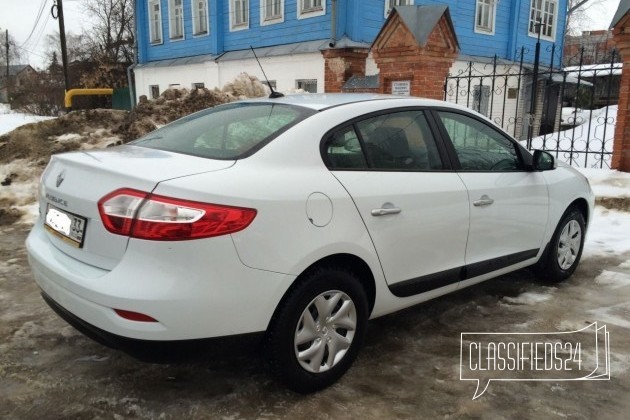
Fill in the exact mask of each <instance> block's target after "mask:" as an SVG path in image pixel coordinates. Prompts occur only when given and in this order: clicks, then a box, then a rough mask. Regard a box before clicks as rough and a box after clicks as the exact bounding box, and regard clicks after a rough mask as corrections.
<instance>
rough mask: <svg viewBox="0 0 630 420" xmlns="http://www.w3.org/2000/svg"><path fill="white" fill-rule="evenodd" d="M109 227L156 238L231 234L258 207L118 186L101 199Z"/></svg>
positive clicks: (101, 210) (246, 222)
mask: <svg viewBox="0 0 630 420" xmlns="http://www.w3.org/2000/svg"><path fill="white" fill-rule="evenodd" d="M98 210H99V213H100V214H101V220H102V221H103V225H104V226H105V228H106V229H107V230H108V231H110V232H112V233H115V234H118V235H125V236H130V237H132V238H138V239H151V240H156V241H182V240H187V239H200V238H209V237H212V236H219V235H227V234H230V233H234V232H238V231H239V230H243V229H245V228H246V227H247V226H248V225H249V224H250V223H251V222H252V220H254V217H255V216H256V210H255V209H248V208H242V207H232V206H223V205H218V204H207V203H199V202H196V201H189V200H180V199H177V198H170V197H164V196H160V195H153V194H150V193H146V192H142V191H138V190H132V189H128V188H125V189H120V190H116V191H114V192H112V193H110V194H107V195H106V196H105V197H103V198H101V200H100V201H99V202H98Z"/></svg>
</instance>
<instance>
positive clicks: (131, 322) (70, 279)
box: [26, 109, 308, 342]
mask: <svg viewBox="0 0 630 420" xmlns="http://www.w3.org/2000/svg"><path fill="white" fill-rule="evenodd" d="M237 111H240V112H241V114H242V110H237ZM263 111H264V113H265V115H264V117H265V118H268V117H269V116H268V115H267V110H263V109H261V110H257V111H256V112H259V113H260V112H263ZM307 115H308V113H306V114H305V116H307ZM305 116H302V115H301V116H300V118H305ZM283 118H284V117H283ZM285 120H286V118H285ZM283 121H284V120H283ZM286 121H288V120H286ZM286 121H285V122H286ZM296 121H297V120H296ZM206 122H207V121H206ZM289 123H292V121H289V122H288V123H286V124H285V125H284V126H282V124H280V125H281V127H280V128H281V129H282V128H286V125H289ZM194 124H195V121H193V125H194ZM198 125H200V126H201V124H198ZM276 125H278V124H276ZM175 126H176V127H178V125H177V124H175ZM167 127H169V126H167ZM272 128H273V127H272ZM275 128H276V129H277V127H275ZM188 130H190V124H183V125H180V126H179V132H178V131H177V130H175V132H172V131H171V132H169V131H168V130H166V131H163V132H162V134H163V135H164V137H169V136H170V137H172V136H173V135H178V133H179V135H181V132H182V131H188ZM155 133H158V134H154V136H155V138H156V139H157V140H156V141H157V142H162V144H160V145H159V147H155V148H153V147H151V146H152V143H151V136H148V137H146V138H145V139H144V140H143V141H144V144H142V146H145V147H139V146H137V145H131V146H121V147H116V148H111V149H107V150H102V151H90V152H75V153H68V154H63V155H58V156H54V157H53V158H52V159H51V162H50V163H49V165H48V167H47V169H46V170H45V172H44V174H43V175H42V179H41V184H40V192H39V202H40V217H39V219H38V220H37V222H36V224H35V226H34V228H33V230H32V231H31V233H30V235H29V237H28V239H27V242H26V245H27V250H28V255H29V263H30V265H31V267H32V270H33V273H34V276H35V280H36V282H37V284H38V285H39V287H40V288H41V290H42V293H43V294H44V296H45V299H46V301H47V302H48V303H49V304H50V305H51V306H52V307H53V308H54V309H55V310H56V311H57V312H58V313H60V314H61V315H62V316H63V317H64V318H66V319H67V320H69V321H71V323H73V324H74V325H75V326H77V327H78V328H79V329H81V330H82V331H84V332H89V331H92V333H93V334H91V335H92V336H93V337H94V338H99V337H100V338H103V337H104V338H107V340H103V339H101V340H100V341H110V342H113V341H120V340H118V339H121V338H123V339H133V340H150V341H179V340H193V339H200V338H212V337H222V336H229V335H236V334H246V333H253V332H261V331H264V330H265V328H266V327H267V323H268V321H269V319H270V318H271V315H272V313H273V310H274V309H275V305H276V304H277V302H278V301H279V300H280V298H281V297H282V294H283V293H284V291H286V289H287V288H288V287H289V285H290V284H291V282H292V281H293V280H294V278H295V277H294V276H290V275H286V274H281V273H275V272H271V271H264V270H259V269H254V268H250V267H247V266H245V265H244V264H243V263H242V262H241V261H240V260H239V257H238V254H237V252H236V250H235V247H234V243H233V241H232V238H231V235H232V234H234V233H236V232H239V231H241V230H243V229H247V228H248V227H249V225H250V224H251V223H252V221H253V220H254V219H255V218H256V214H257V209H256V208H251V207H247V206H246V205H244V204H246V203H247V199H246V198H244V197H237V196H234V192H233V191H232V192H231V191H227V190H226V188H222V186H221V185H211V184H210V185H205V186H204V189H203V191H195V190H192V189H189V188H183V189H181V190H177V191H173V190H171V193H172V194H170V195H169V196H164V195H160V194H155V193H154V191H155V190H156V188H158V187H159V185H160V184H161V183H164V182H168V181H172V180H174V179H183V178H185V177H194V176H197V175H199V174H206V175H208V174H211V173H213V172H225V171H232V172H234V176H238V170H237V167H238V164H237V163H236V162H237V160H238V159H236V158H233V157H235V156H236V155H235V153H247V152H249V150H248V149H247V147H245V146H248V145H243V144H242V142H241V143H239V144H238V145H237V146H238V147H240V148H242V150H240V149H239V150H236V149H234V150H231V151H226V150H223V152H221V153H223V155H222V156H220V157H219V158H211V157H208V156H207V153H210V152H208V150H209V149H208V147H207V146H208V144H207V143H204V144H202V145H201V148H202V149H203V150H202V152H201V153H194V151H193V149H192V148H191V149H190V152H191V153H182V152H180V151H177V150H173V151H171V150H165V149H168V147H164V139H163V138H162V136H161V135H160V134H159V133H160V131H157V132H155ZM272 134H273V133H272ZM236 135H237V136H241V137H242V133H236ZM269 137H270V136H268V135H266V136H262V137H261V138H260V139H259V140H269ZM182 143H185V142H182ZM197 143H199V140H198V139H197V140H195V145H197ZM202 143H203V142H202ZM259 143H260V142H256V143H255V144H254V143H252V144H251V145H249V146H251V147H258V146H259ZM190 144H192V143H190ZM191 147H192V146H191ZM204 153H205V154H206V155H205V156H202V154H204ZM199 196H203V198H204V200H203V201H199V200H198V197H199Z"/></svg>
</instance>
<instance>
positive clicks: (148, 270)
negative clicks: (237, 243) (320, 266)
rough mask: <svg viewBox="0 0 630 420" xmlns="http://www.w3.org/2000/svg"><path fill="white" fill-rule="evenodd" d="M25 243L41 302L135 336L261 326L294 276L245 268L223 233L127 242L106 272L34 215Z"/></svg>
mask: <svg viewBox="0 0 630 420" xmlns="http://www.w3.org/2000/svg"><path fill="white" fill-rule="evenodd" d="M26 248H27V251H28V258H29V263H30V265H31V268H32V271H33V274H34V277H35V280H36V282H37V284H38V285H39V287H40V288H41V289H42V291H43V293H44V294H45V295H46V296H48V301H53V302H55V306H57V307H59V308H61V309H63V311H65V312H66V313H68V314H71V315H72V318H73V319H77V320H80V321H81V322H82V323H84V324H86V325H89V326H90V328H87V330H92V331H99V330H100V331H103V332H104V333H106V335H113V336H118V337H123V338H128V339H135V340H149V341H179V340H196V339H206V338H214V337H224V336H232V335H240V334H248V333H256V332H261V331H265V330H266V328H267V325H268V323H269V320H270V319H271V316H272V315H273V311H274V310H275V308H276V306H277V304H278V302H279V301H280V299H281V298H282V296H283V295H284V293H285V291H286V290H287V289H288V287H289V286H290V285H291V283H292V282H293V280H294V279H295V277H294V276H288V275H285V274H280V273H273V272H268V271H262V270H256V269H251V268H248V267H246V266H244V265H243V264H242V263H241V262H240V260H239V259H238V256H237V254H236V251H235V249H234V244H233V243H232V240H231V238H230V237H229V236H225V237H218V238H210V239H207V240H197V241H185V242H178V243H176V244H173V243H166V242H158V243H156V242H153V241H139V240H131V241H130V243H129V247H128V249H127V251H126V253H125V255H124V257H123V259H122V260H121V261H120V262H119V263H118V265H117V266H116V267H115V268H114V269H113V270H111V271H109V270H103V269H100V268H97V267H93V266H90V265H88V264H85V263H82V262H81V261H78V260H76V259H74V258H72V257H69V256H68V255H66V254H64V253H63V252H61V251H60V250H58V249H57V248H56V247H55V246H54V245H53V244H52V243H51V241H50V240H49V238H48V233H47V232H46V231H45V229H44V228H43V226H42V223H41V220H40V221H38V222H37V223H36V225H35V226H34V228H33V230H32V231H31V233H30V234H29V236H28V238H27V241H26ZM51 306H52V305H51ZM114 309H122V310H127V311H133V312H139V313H142V314H146V315H149V316H151V317H153V318H154V319H156V320H157V321H158V322H136V321H130V320H127V319H124V318H122V317H120V316H119V315H117V314H116V312H115V311H114ZM74 324H80V323H77V322H75V323H73V325H74ZM77 328H78V327H77ZM79 329H80V330H82V331H83V330H84V329H86V328H79ZM88 335H90V336H93V338H97V337H98V336H99V335H100V336H102V335H103V334H100V333H99V334H96V336H97V337H94V334H88ZM97 340H98V341H101V342H107V340H99V339H98V338H97ZM114 341H115V342H120V340H114ZM109 345H112V343H109ZM114 346H117V345H114Z"/></svg>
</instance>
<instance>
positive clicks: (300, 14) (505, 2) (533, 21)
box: [134, 0, 567, 97]
mask: <svg viewBox="0 0 630 420" xmlns="http://www.w3.org/2000/svg"><path fill="white" fill-rule="evenodd" d="M566 3H567V0H136V6H135V7H136V15H137V39H138V64H137V66H136V67H135V70H134V71H135V78H136V95H137V96H140V95H147V96H148V97H155V96H157V95H159V93H160V92H161V91H163V90H165V89H167V88H169V87H172V86H177V87H185V88H194V87H201V86H204V87H208V88H213V87H215V86H223V85H224V84H225V83H227V82H229V81H231V80H233V79H234V78H235V77H236V76H237V75H238V74H240V73H242V72H247V73H249V74H251V75H256V76H258V77H259V78H262V74H261V72H260V69H259V67H258V65H257V64H256V62H255V60H254V58H253V55H252V52H251V50H250V46H252V47H254V48H255V49H256V53H257V55H258V56H259V58H260V60H261V63H262V65H263V66H264V68H265V72H266V73H267V76H268V77H269V79H270V82H271V83H272V84H273V85H274V86H275V87H276V88H277V89H278V90H280V91H291V90H293V89H304V90H306V91H311V92H324V91H325V90H326V86H325V77H324V76H325V75H324V73H325V72H324V62H325V60H324V57H323V55H322V51H324V50H327V49H330V48H365V49H369V48H370V46H371V44H372V42H373V41H374V39H375V37H376V36H377V34H378V33H379V31H380V29H381V27H382V26H383V24H384V22H385V20H386V18H387V16H388V14H389V13H390V11H391V9H392V8H393V7H395V6H401V5H422V6H425V5H447V6H449V11H450V16H451V18H452V21H453V25H454V28H455V32H456V35H457V39H458V42H459V47H460V58H459V59H458V61H456V62H455V64H454V65H453V69H452V73H456V72H457V71H458V69H460V70H461V69H463V68H465V67H466V66H467V64H468V63H469V62H471V61H473V62H478V63H480V66H481V65H483V64H484V63H487V62H489V61H490V60H491V59H492V57H494V56H495V55H496V56H497V57H498V58H499V59H500V60H501V63H502V65H505V66H509V65H510V63H513V62H518V61H519V60H520V58H521V57H520V51H521V47H525V51H526V54H525V55H524V57H523V60H524V62H526V63H531V62H533V61H534V50H535V45H536V42H537V40H538V37H539V35H540V41H541V65H547V66H548V65H549V64H551V62H552V53H551V45H552V44H555V57H553V62H554V63H559V62H560V58H561V57H560V56H561V54H562V42H563V37H564V30H565V20H566V9H567V4H566ZM538 22H542V26H541V30H540V34H539V33H538V27H537V26H536V25H537V23H538ZM376 73H378V68H377V67H376V65H375V64H374V61H373V60H371V57H369V56H368V58H367V64H366V74H368V75H369V74H376Z"/></svg>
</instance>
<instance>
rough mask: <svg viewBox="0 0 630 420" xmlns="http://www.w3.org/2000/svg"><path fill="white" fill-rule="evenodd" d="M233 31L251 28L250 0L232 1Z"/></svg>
mask: <svg viewBox="0 0 630 420" xmlns="http://www.w3.org/2000/svg"><path fill="white" fill-rule="evenodd" d="M230 15H231V16H232V29H233V30H238V29H247V28H249V0H230Z"/></svg>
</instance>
